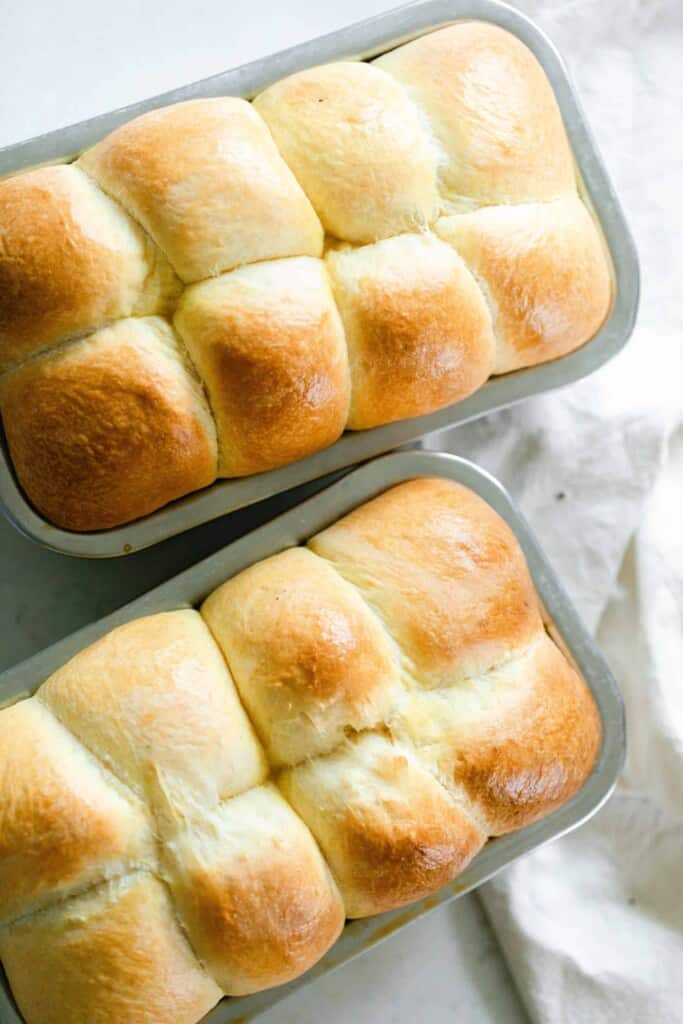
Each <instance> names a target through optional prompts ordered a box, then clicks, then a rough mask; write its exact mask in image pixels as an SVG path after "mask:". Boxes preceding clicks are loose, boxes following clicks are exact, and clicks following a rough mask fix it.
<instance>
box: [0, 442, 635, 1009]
mask: <svg viewBox="0 0 683 1024" xmlns="http://www.w3.org/2000/svg"><path fill="white" fill-rule="evenodd" d="M432 475H437V476H443V477H447V478H449V479H452V480H456V481H458V482H459V483H462V484H464V485H465V486H467V487H470V488H471V489H472V490H473V491H475V492H476V493H477V494H479V495H481V497H482V498H484V500H485V501H487V502H488V503H489V505H491V506H492V507H493V508H494V509H496V511H497V512H498V513H499V514H500V515H501V516H502V517H503V518H504V519H505V520H506V521H507V522H508V523H509V525H510V527H511V528H512V530H513V531H514V533H515V535H516V536H517V539H518V540H519V542H520V544H521V546H522V548H523V550H524V554H525V555H526V558H527V561H528V564H529V569H530V571H531V575H532V577H533V580H534V583H535V585H536V589H537V591H538V594H539V596H540V598H541V602H542V604H543V607H544V610H545V613H546V616H547V623H548V625H549V627H550V629H551V631H552V633H553V635H554V636H556V637H557V639H558V641H559V642H560V644H561V645H562V646H563V647H564V648H565V649H566V650H567V652H568V654H569V655H570V657H571V658H572V660H573V661H574V663H575V664H576V666H577V668H578V670H579V671H580V672H581V674H582V675H583V677H584V679H585V680H586V682H587V683H588V685H589V686H590V688H591V690H592V692H593V695H594V697H595V700H596V702H597V705H598V708H599V711H600V717H601V720H602V728H603V736H602V746H601V750H600V754H599V758H598V761H597V763H596V765H595V768H594V769H593V772H592V773H591V775H590V777H589V779H588V780H587V782H586V783H585V785H584V786H583V788H582V789H581V791H580V792H579V793H577V794H576V795H575V796H574V797H573V798H572V799H571V800H570V801H569V802H568V803H566V804H565V805H564V806H563V807H561V808H560V809H559V810H557V811H555V812H554V813H553V814H551V815H549V816H548V817H547V818H544V819H543V820H542V821H539V822H537V823H536V824H534V825H530V826H528V827H527V828H524V829H521V830H520V831H519V832H515V833H513V834H512V835H508V836H503V837H501V838H499V839H495V840H491V841H490V842H489V843H488V844H487V845H486V846H485V847H484V849H483V850H482V851H481V852H480V853H479V854H478V855H477V857H476V858H475V859H474V860H473V861H472V863H471V864H470V866H469V867H468V868H467V870H466V871H465V872H463V874H462V875H460V877H459V878H458V879H457V880H456V881H455V882H454V883H452V884H451V885H448V886H446V887H445V888H444V889H442V890H441V891H440V892H438V893H436V894H435V895H434V896H432V897H429V898H428V899H426V900H423V901H421V902H420V903H417V904H415V905H414V906H412V907H409V908H407V909H402V910H397V911H392V912H390V913H388V914H382V915H380V916H378V917H374V918H369V919H367V920H363V921H355V922H352V923H351V924H347V926H346V928H345V929H344V932H343V934H342V936H341V938H340V939H339V940H338V942H337V943H336V945H335V946H334V947H333V948H332V949H331V950H330V952H329V953H328V954H327V955H326V956H325V957H323V959H322V960H321V961H320V962H319V963H318V964H317V965H316V966H315V967H314V968H312V970H310V971H309V972H308V973H307V974H305V975H304V976H303V977H302V978H300V979H299V980H298V981H295V982H293V983H291V984H290V985H286V986H283V987H281V988H277V989H270V990H269V991H267V992H261V993H259V994H257V995H255V996H249V997H246V998H242V999H228V1000H223V1001H222V1002H221V1003H219V1005H218V1006H217V1007H216V1008H215V1009H214V1010H213V1011H212V1012H211V1013H210V1014H208V1016H207V1017H206V1018H205V1019H204V1024H228V1022H230V1021H232V1022H235V1024H236V1022H237V1021H238V1020H239V1021H240V1022H242V1024H244V1022H245V1021H246V1020H250V1019H251V1018H252V1017H254V1016H256V1015H258V1013H259V1012H261V1011H263V1010H265V1009H267V1008H268V1007H270V1006H272V1005H273V1004H274V1003H276V1002H277V1001H278V1000H280V999H282V998H283V997H284V996H285V995H287V994H288V993H289V992H292V991H293V990H294V989H296V988H298V987H299V986H301V985H305V984H307V983H308V982H310V981H312V980H313V979H314V978H316V977H319V976H320V975H321V974H325V973H327V972H328V971H330V970H332V969H333V968H335V967H338V966H339V965H341V964H343V963H346V962H347V961H349V960H351V959H352V958H353V957H355V956H357V955H358V954H359V953H362V952H363V951H364V950H366V949H369V948H370V947H372V946H373V945H375V944H376V943H377V942H380V941H381V940H382V939H383V938H385V937H386V936H387V935H389V934H391V933H392V932H393V931H395V930H396V929H397V928H399V927H402V926H403V925H404V924H407V923H408V922H409V921H412V920H415V919H416V918H418V917H420V916H422V915H423V914H426V913H427V912H428V911H429V910H431V909H433V908H434V907H436V906H439V905H440V904H443V903H445V902H447V901H449V900H453V899H457V897H458V896H461V895H463V894H464V893H466V892H469V891H470V890H471V889H473V888H475V887H476V886H478V885H481V883H482V882H484V881H486V880H487V879H488V878H491V876H492V875H494V874H496V873H497V872H498V871H500V870H502V869H503V868H504V867H506V866H507V865H508V864H510V863H511V862H512V861H513V860H515V859H516V858H517V857H520V856H521V855H522V854H524V853H527V852H528V851H529V850H532V849H534V848H535V847H537V846H540V845H541V844H542V843H545V842H547V841H548V840H549V839H554V838H556V837H557V836H560V835H562V834H563V833H565V832H568V831H570V830H571V829H573V828H576V827H577V826H578V825H580V824H581V823H582V822H583V821H585V820H586V819H587V818H589V817H590V816H591V815H592V814H594V813H595V811H597V810H598V808H599V807H600V806H601V805H602V804H603V803H604V801H605V800H606V799H607V797H608V796H609V795H610V793H611V792H612V789H613V788H614V785H615V782H616V780H617V777H618V775H619V772H620V770H621V766H622V763H623V758H624V751H625V727H624V709H623V704H622V700H621V696H620V694H619V691H618V689H617V686H616V683H615V681H614V678H613V676H612V674H611V672H610V670H609V668H608V666H607V664H606V663H605V660H604V658H603V656H602V654H601V653H600V651H599V650H598V648H597V647H596V645H595V643H594V642H593V640H592V639H591V637H590V636H589V635H588V633H587V632H586V630H585V628H584V627H583V625H582V623H581V621H580V619H579V618H578V616H577V614H576V612H575V611H574V609H573V607H572V605H571V603H570V601H569V599H568V597H567V595H566V594H565V592H564V590H563V589H562V586H561V585H560V583H559V581H558V579H557V578H556V576H555V574H554V572H553V570H552V568H551V566H550V565H549V564H548V562H547V560H546V558H545V555H544V554H543V552H542V551H541V549H540V548H539V546H538V543H537V542H536V540H535V539H534V536H533V534H532V533H531V531H530V530H529V527H528V525H527V523H526V521H525V520H524V519H523V517H522V516H521V514H520V513H519V511H518V510H517V509H516V508H515V506H514V505H513V503H512V500H511V499H510V497H509V495H508V494H507V492H506V491H505V490H504V489H503V488H502V487H501V485H500V484H499V483H498V482H497V481H496V480H494V478H493V477H491V476H490V475H489V474H488V473H486V472H484V470H482V469H479V468H478V467H477V466H475V465H474V464H473V463H471V462H468V461H466V460H465V459H461V458H458V457H456V456H454V455H444V454H440V453H434V452H412V451H411V452H398V453H395V454H392V455H385V456H383V457H381V458H378V459H375V460H373V461H372V462H370V463H369V464H367V465H365V466H361V467H360V468H359V469H355V470H353V471H351V472H350V473H349V474H348V475H346V476H345V477H344V478H343V479H342V480H339V481H337V482H336V483H334V484H332V486H330V487H329V488H327V489H326V490H324V491H322V492H320V493H318V494H316V495H315V496H313V497H312V498H309V499H308V500H307V501H305V502H303V504H301V505H298V506H296V507H294V508H292V509H290V510H289V511H288V512H285V513H284V514H283V515H281V516H279V517H278V518H277V519H274V520H272V521H271V522H270V523H267V524H266V525H265V526H261V527H259V528H258V529H257V530H254V531H253V532H252V533H250V534H247V535H246V536H245V537H242V538H240V539H239V540H238V541H235V542H234V543H233V544H230V545H228V546H227V547H225V548H224V549H223V550H222V551H218V552H217V553H216V554H214V555H211V556H210V557H209V558H207V559H205V560H204V561H203V562H199V563H198V564H197V565H196V566H193V567H192V568H191V569H187V570H186V571H185V572H183V573H181V574H180V575H179V576H176V577H175V578H174V579H171V580H169V581H168V582H167V583H164V584H162V586H160V587H156V588H155V589H154V590H152V591H150V592H149V593H148V594H146V595H145V596H143V597H141V598H139V599H138V600H136V601H133V602H131V603H130V604H128V605H126V606H125V607H124V608H121V609H120V610H119V611H117V612H115V613H114V614H113V615H109V616H107V617H106V618H104V619H101V620H100V621H99V622H96V623H94V624H92V625H90V626H86V627H85V628H84V629H81V630H79V631H78V632H76V633H74V634H73V635H72V636H70V637H67V638H66V639H64V640H61V641H60V642H59V643H57V644H54V645H53V646H52V647H49V648H47V650H45V651H43V652H41V653H40V654H37V655H35V656H34V657H33V658H29V659H28V660H27V661H25V662H23V663H22V664H20V665H17V666H16V667H15V668H12V669H9V670H8V671H7V672H5V673H3V674H2V675H1V676H0V706H1V705H2V704H3V703H6V702H12V701H13V700H16V699H19V698H20V697H22V696H27V695H28V694H30V693H32V692H33V691H34V690H35V689H36V688H37V687H38V686H39V685H40V683H41V682H42V681H43V680H44V679H45V678H46V677H47V676H48V675H49V674H50V673H51V672H52V671H54V670H55V669H56V668H58V667H59V666H60V665H62V664H64V662H65V661H67V660H68V658H70V657H71V656H72V655H73V654H75V653H76V652H77V651H79V650H80V649H81V648H83V647H85V646H86V645H87V644H90V643H92V642H93V641H94V640H96V639H97V638H98V637H100V636H102V635H103V634H104V633H107V632H108V631H109V630H111V629H113V628H114V627H115V626H118V625H120V624H121V623H123V622H127V621H129V620H130V619H133V618H137V617H138V616H141V615H148V614H151V613H153V612H159V611H164V610H168V609H172V608H178V607H184V606H188V605H196V604H198V603H199V602H200V601H201V600H202V599H203V598H204V597H205V596H206V595H207V594H208V593H209V592H210V591H211V590H213V589H214V588H215V587H217V586H219V584H221V583H223V581H224V580H226V579H228V578H229V577H230V576H233V575H234V574H235V573H237V572H240V571H241V570H242V569H244V568H246V567H247V566H248V565H251V564H252V563H253V562H256V561H258V560H259V559H261V558H267V557H268V556H269V555H272V554H275V553H276V552H278V551H281V550H282V549H283V548H286V547H290V546H292V545H294V544H299V543H301V542H302V541H305V540H307V539H308V538H309V537H310V536H312V535H313V534H314V533H316V532H317V531H318V530H321V529H322V528H323V527H325V526H327V525H328V524H329V523H332V522H334V521H335V520H336V519H338V518H340V516H343V515H345V514H346V513H347V512H349V511H350V510H351V509H352V508H354V507H355V506H357V505H359V504H361V503H362V502H364V501H367V500H368V499H370V498H372V497H373V496H374V495H376V494H378V493H379V492H381V491H383V490H386V488H387V487H390V486H391V485H392V484H396V483H399V482H400V481H401V480H408V479H411V478H413V477H417V476H432ZM0 1021H2V1022H3V1024H18V1022H19V1021H20V1017H19V1016H18V1015H17V1012H16V1010H15V1009H14V1008H13V1005H12V1001H11V998H10V996H9V993H8V991H7V986H6V983H5V986H4V989H0Z"/></svg>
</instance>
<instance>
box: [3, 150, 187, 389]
mask: <svg viewBox="0 0 683 1024" xmlns="http://www.w3.org/2000/svg"><path fill="white" fill-rule="evenodd" d="M179 289H180V282H179V281H177V279H176V277H175V274H174V273H173V271H172V270H171V268H170V266H169V264H168V263H167V261H166V260H165V258H164V257H163V256H162V254H161V253H160V252H159V251H158V250H157V249H156V246H154V245H153V243H151V242H150V241H149V239H147V237H146V236H145V234H144V232H143V231H141V230H140V228H139V227H138V226H137V224H135V222H134V221H133V220H131V218H130V217H129V216H128V215H127V214H126V213H125V212H124V211H123V210H122V209H121V207H120V206H118V205H117V204H116V203H114V202H112V201H111V199H109V198H108V197H107V196H106V195H104V193H103V192H101V191H100V190H99V188H97V186H96V185H94V184H93V183H92V182H91V181H90V179H89V178H88V177H87V176H86V175H85V174H83V172H82V171H80V170H79V169H78V168H77V167H68V166H58V167H41V168H39V169H38V170H35V171H28V172H27V173H25V174H18V175H17V176H16V177H14V178H8V179H7V180H5V181H0V369H2V368H3V367H5V366H8V365H9V364H11V363H15V362H18V361H19V360H22V359H25V358H26V357H27V356H31V355H33V354H34V353H36V352H40V351H41V350H43V349H46V348H50V347H51V346H53V345H57V344H59V343H60V342H62V341H65V340H67V339H68V338H74V337H78V336H79V335H81V334H85V333H86V332H88V331H92V330H95V329H96V328H97V327H102V326H104V324H107V323H109V322H110V321H112V320H117V319H119V318H120V317H125V316H133V315H134V316H142V315H145V314H149V313H163V312H165V311H166V310H167V309H168V308H170V304H171V301H172V300H173V299H175V297H176V296H177V294H178V292H179Z"/></svg>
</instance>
